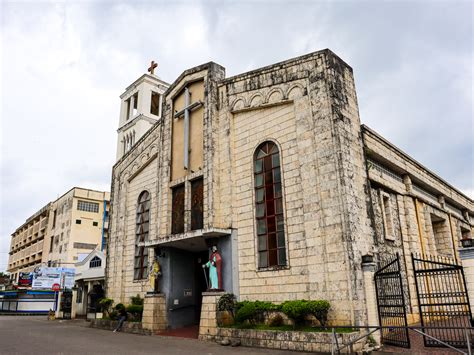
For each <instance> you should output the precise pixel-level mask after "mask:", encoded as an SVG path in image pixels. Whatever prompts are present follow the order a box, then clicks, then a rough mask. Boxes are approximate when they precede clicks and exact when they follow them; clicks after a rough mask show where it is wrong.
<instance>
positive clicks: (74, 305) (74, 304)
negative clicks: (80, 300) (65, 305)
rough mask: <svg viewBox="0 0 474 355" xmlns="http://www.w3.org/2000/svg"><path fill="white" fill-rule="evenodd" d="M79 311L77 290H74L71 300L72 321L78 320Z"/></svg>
mask: <svg viewBox="0 0 474 355" xmlns="http://www.w3.org/2000/svg"><path fill="white" fill-rule="evenodd" d="M76 309H77V288H73V289H72V300H71V319H76V312H77V311H76Z"/></svg>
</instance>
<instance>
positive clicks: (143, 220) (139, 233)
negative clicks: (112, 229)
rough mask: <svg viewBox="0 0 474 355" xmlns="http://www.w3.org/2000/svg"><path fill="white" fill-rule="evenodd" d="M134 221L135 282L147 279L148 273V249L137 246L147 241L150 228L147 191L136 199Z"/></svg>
mask: <svg viewBox="0 0 474 355" xmlns="http://www.w3.org/2000/svg"><path fill="white" fill-rule="evenodd" d="M136 221H137V222H136V234H135V260H134V273H133V278H134V279H135V280H141V279H145V278H146V277H147V271H148V248H146V247H144V246H143V245H141V246H140V245H139V243H143V242H146V241H147V240H148V231H149V228H150V194H149V193H148V191H143V192H142V193H141V194H140V196H139V197H138V206H137V219H136Z"/></svg>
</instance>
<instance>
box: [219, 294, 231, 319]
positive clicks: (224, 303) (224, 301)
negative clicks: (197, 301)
mask: <svg viewBox="0 0 474 355" xmlns="http://www.w3.org/2000/svg"><path fill="white" fill-rule="evenodd" d="M235 306H236V305H235V295H234V294H232V293H225V294H223V295H222V296H221V297H220V298H219V302H217V310H218V311H228V312H230V313H231V314H232V316H234V310H235Z"/></svg>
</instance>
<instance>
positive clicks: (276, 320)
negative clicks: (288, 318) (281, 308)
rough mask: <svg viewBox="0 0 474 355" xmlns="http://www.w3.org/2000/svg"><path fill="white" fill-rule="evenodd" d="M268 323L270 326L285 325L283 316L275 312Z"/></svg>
mask: <svg viewBox="0 0 474 355" xmlns="http://www.w3.org/2000/svg"><path fill="white" fill-rule="evenodd" d="M268 325H269V326H270V327H279V326H281V325H283V317H282V316H281V315H280V314H275V315H274V316H273V317H271V318H270V320H269V321H268Z"/></svg>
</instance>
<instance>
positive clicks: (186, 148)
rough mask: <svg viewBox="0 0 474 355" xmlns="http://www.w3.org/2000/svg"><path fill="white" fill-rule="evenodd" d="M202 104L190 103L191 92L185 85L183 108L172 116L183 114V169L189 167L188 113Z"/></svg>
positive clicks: (177, 116)
mask: <svg viewBox="0 0 474 355" xmlns="http://www.w3.org/2000/svg"><path fill="white" fill-rule="evenodd" d="M201 105H202V102H200V101H196V102H193V103H191V93H190V92H189V89H188V88H187V87H185V88H184V108H183V109H182V110H181V111H179V112H176V113H175V115H174V117H175V118H180V117H181V116H184V169H186V170H188V169H189V117H190V113H191V112H192V111H194V110H196V109H197V108H199V107H200V106H201Z"/></svg>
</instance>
